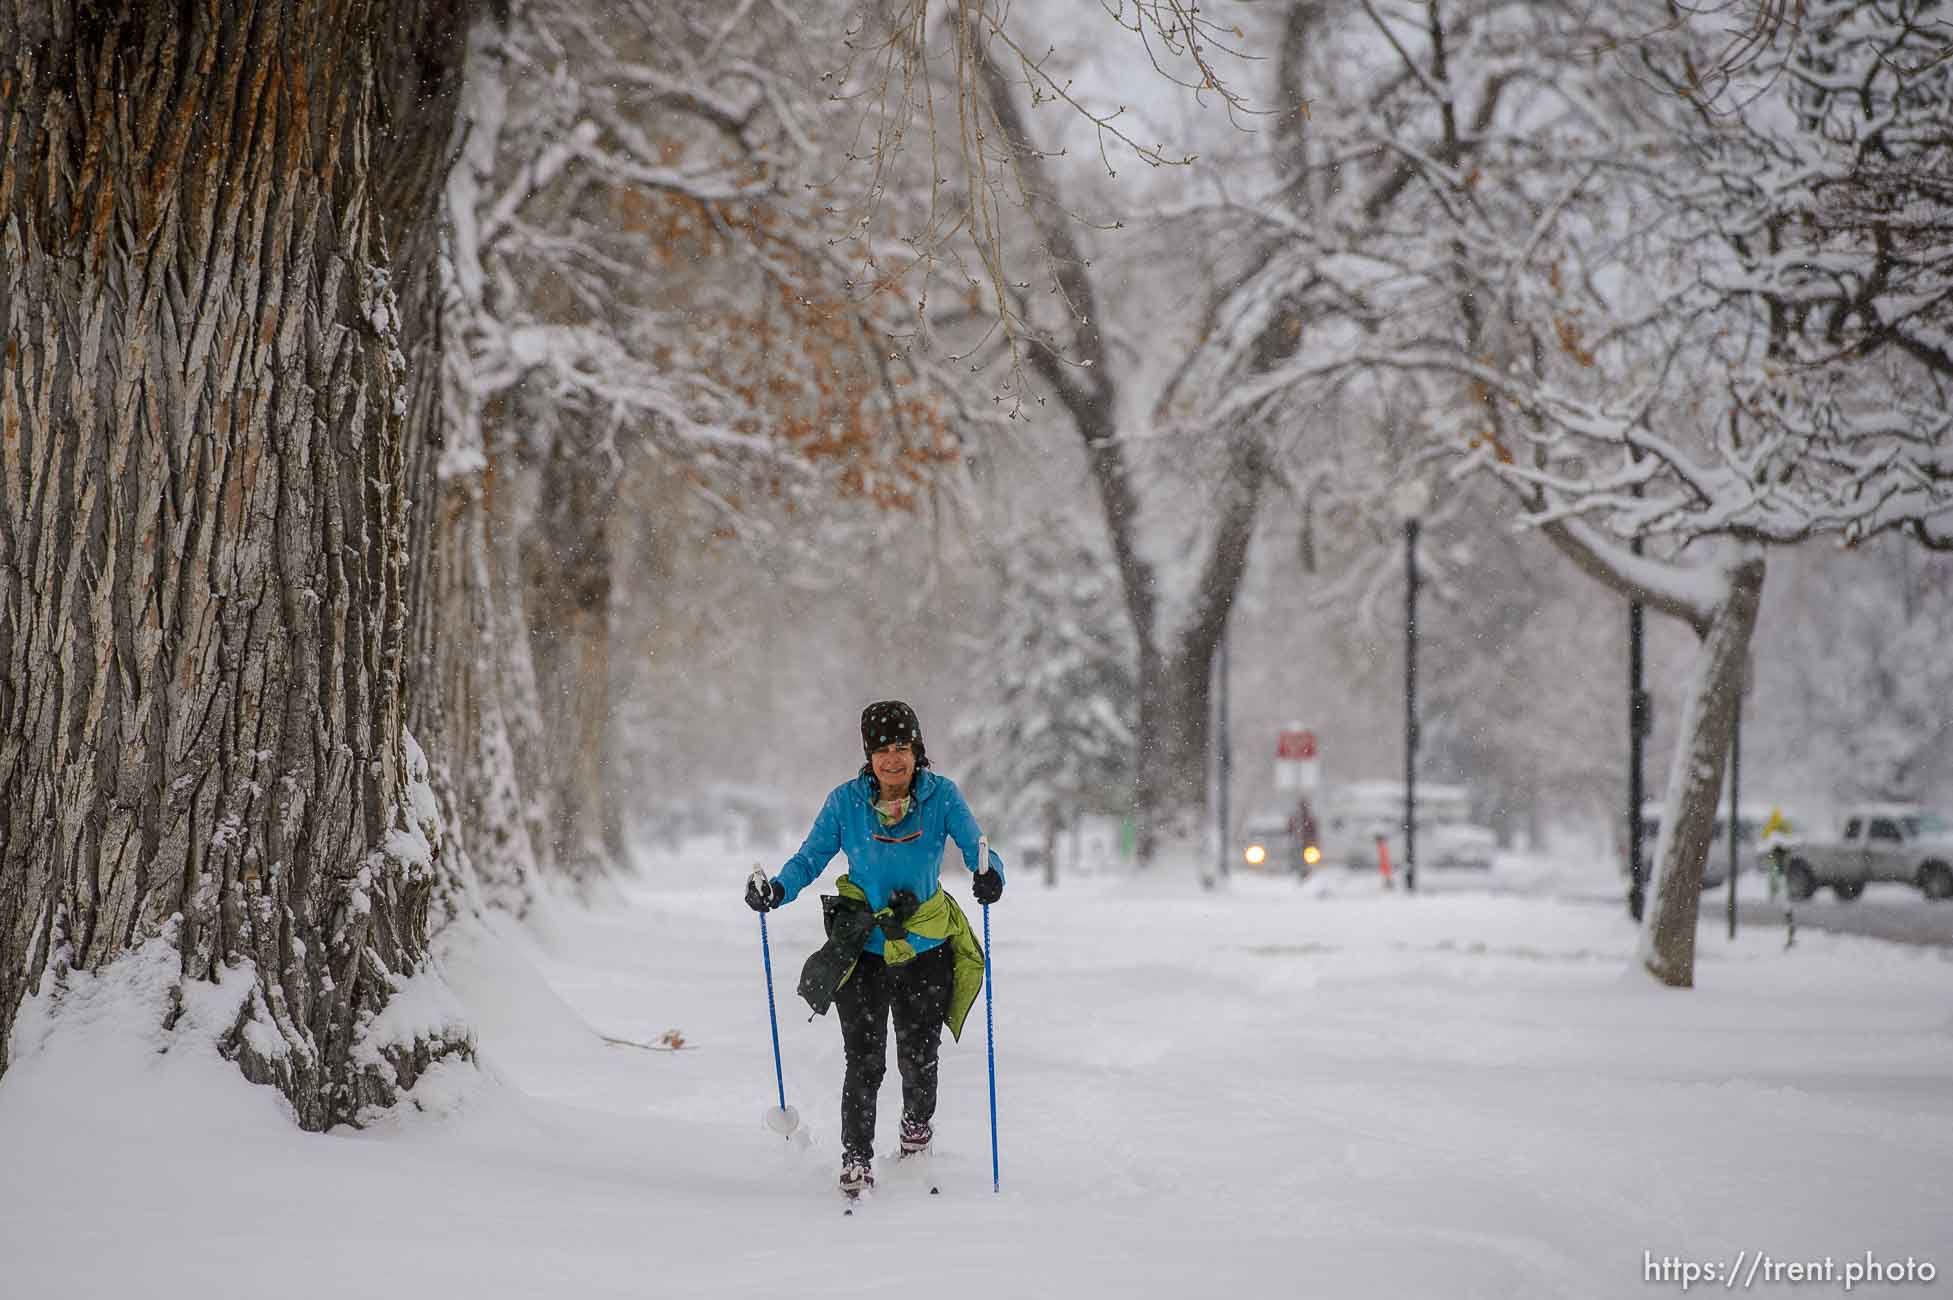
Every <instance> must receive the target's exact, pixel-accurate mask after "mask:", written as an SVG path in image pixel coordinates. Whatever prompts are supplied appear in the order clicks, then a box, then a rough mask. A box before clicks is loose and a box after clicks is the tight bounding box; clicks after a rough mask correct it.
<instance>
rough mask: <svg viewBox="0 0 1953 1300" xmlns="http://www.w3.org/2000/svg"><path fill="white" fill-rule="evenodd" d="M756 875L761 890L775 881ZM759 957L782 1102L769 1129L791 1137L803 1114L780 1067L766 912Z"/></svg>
mask: <svg viewBox="0 0 1953 1300" xmlns="http://www.w3.org/2000/svg"><path fill="white" fill-rule="evenodd" d="M753 875H754V876H756V877H758V878H759V879H760V882H761V885H760V887H761V889H762V890H764V889H767V888H769V887H770V886H771V884H772V882H771V881H769V880H767V879H766V874H765V873H764V872H762V871H761V870H760V869H759V868H758V867H754V868H753ZM759 923H760V958H761V960H762V961H764V962H765V964H766V1023H767V1025H768V1026H769V1027H770V1028H771V1029H772V1031H773V1088H774V1091H775V1093H776V1095H778V1097H779V1099H780V1105H779V1107H778V1108H777V1109H775V1110H771V1111H768V1112H767V1114H766V1126H767V1127H768V1128H770V1129H772V1130H773V1131H774V1132H775V1133H778V1134H779V1135H780V1136H782V1137H787V1138H791V1137H792V1136H793V1131H794V1130H795V1129H797V1128H799V1127H800V1115H799V1113H798V1112H796V1111H794V1110H792V1109H790V1108H789V1107H788V1106H787V1081H786V1074H785V1072H784V1071H782V1070H781V1068H780V1015H779V1012H778V1011H777V1010H775V1008H774V1005H773V945H772V944H771V943H769V942H767V938H766V913H764V912H761V913H760V914H759Z"/></svg>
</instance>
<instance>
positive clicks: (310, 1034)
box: [0, 0, 473, 1130]
mask: <svg viewBox="0 0 1953 1300" xmlns="http://www.w3.org/2000/svg"><path fill="white" fill-rule="evenodd" d="M461 8H462V6H461V5H459V4H437V3H427V2H423V3H404V4H397V5H387V6H382V5H378V4H374V3H369V2H364V0H338V2H332V0H319V2H316V3H299V2H298V0H290V2H287V3H263V4H250V3H240V4H236V5H216V4H207V5H195V6H190V5H185V6H146V5H130V6H126V7H123V6H113V5H111V6H81V5H75V4H72V3H60V4H55V5H52V6H49V5H45V4H28V5H22V4H19V3H16V2H15V0H0V51H4V52H5V53H4V54H0V142H4V153H0V265H4V267H5V274H4V278H0V319H4V321H5V331H6V333H5V345H4V350H0V525H4V526H0V660H4V662H5V667H4V677H0V825H4V827H5V834H4V842H3V843H0V1069H4V1068H5V1064H6V1054H5V1047H6V1041H7V1032H8V1030H10V1028H11V1026H12V1024H13V1020H14V1017H15V1015H16V1013H17V1012H18V1010H19V1007H20V1004H21V1001H22V998H23V997H25V996H28V995H30V994H32V995H34V996H36V997H38V998H40V999H43V1000H45V1001H46V1003H47V1005H48V1007H49V1009H50V1010H51V1012H52V1013H53V1014H54V1015H55V1017H56V1023H58V1013H59V1003H60V999H61V992H62V989H63V987H64V986H65V983H66V980H67V976H68V972H70V971H71V970H79V971H97V970H100V969H101V968H103V967H105V966H107V965H108V964H109V963H110V962H112V961H114V960H115V959H116V958H118V957H119V956H121V955H123V954H124V953H127V952H129V951H131V950H133V949H136V948H138V947H141V946H143V945H145V944H148V943H164V944H171V943H173V944H174V945H176V948H177V956H178V957H179V958H180V967H181V973H182V978H183V979H184V980H186V981H208V982H211V983H216V982H218V981H219V979H220V978H221V977H222V976H223V975H224V974H225V973H226V972H228V971H235V970H249V971H250V972H252V974H253V978H252V979H251V980H249V981H246V982H244V984H243V985H242V987H244V988H246V989H248V992H247V993H246V995H245V996H244V997H243V998H242V1000H241V1002H240V1003H239V1005H238V1007H237V1010H236V1019H235V1022H234V1024H233V1025H232V1028H231V1029H230V1031H229V1033H228V1034H226V1035H225V1036H224V1038H223V1040H222V1047H223V1050H224V1051H225V1053H226V1055H228V1056H230V1057H232V1058H233V1059H235V1060H236V1061H237V1063H238V1065H239V1067H240V1068H241V1070H242V1071H243V1073H244V1074H245V1075H246V1076H247V1077H248V1078H250V1079H252V1080H253V1081H255V1082H259V1083H266V1084H270V1085H273V1086H275V1087H277V1088H278V1089H279V1090H280V1091H281V1092H282V1093H283V1094H284V1095H285V1096H286V1097H287V1098H288V1099H289V1100H290V1102H291V1105H292V1107H293V1110H294V1111H295V1113H296V1116H297V1119H298V1121H299V1123H300V1124H301V1125H302V1126H303V1127H305V1128H307V1129H315V1130H316V1129H324V1128H327V1127H330V1126H332V1125H334V1124H338V1123H343V1122H354V1123H357V1122H359V1120H360V1118H361V1116H362V1114H363V1113H365V1112H366V1111H367V1110H368V1109H369V1108H371V1107H375V1106H385V1105H389V1104H391V1103H392V1102H394V1101H395V1100H396V1099H397V1098H398V1096H399V1095H400V1093H401V1091H402V1090H404V1089H407V1088H411V1087H412V1086H413V1084H414V1082H415V1080H416V1078H417V1077H418V1076H419V1075H420V1074H421V1073H422V1072H423V1071H425V1070H426V1068H427V1067H428V1066H429V1065H430V1064H431V1063H432V1062H434V1061H436V1060H439V1059H442V1058H467V1057H470V1056H472V1052H473V1046H472V1040H471V1038H470V1036H469V1034H468V1032H467V1030H466V1028H465V1027H463V1026H460V1025H458V1024H454V1023H450V1020H451V1018H450V1017H446V1016H439V1017H433V1018H425V1017H418V1018H417V1017H387V1016H385V1015H384V1013H385V1011H386V1009H387V1007H388V1004H389V1001H390V1000H391V999H392V998H393V997H394V996H395V993H396V991H397V990H398V989H400V988H402V987H404V986H406V985H407V984H408V983H409V982H410V981H412V980H414V979H416V978H417V977H421V978H431V977H428V976H424V974H423V972H424V965H425V959H426V920H427V917H426V913H427V907H428V902H429V897H430V893H431V890H432V888H433V885H434V882H435V879H436V876H437V873H438V871H439V869H440V868H439V861H440V856H441V854H442V853H443V852H444V847H443V845H442V842H441V832H440V826H439V821H438V814H437V813H436V811H435V807H434V802H433V799H432V796H431V791H429V789H428V788H427V786H426V783H425V761H424V758H423V757H422V755H421V754H420V750H419V747H418V746H417V745H416V744H415V743H414V740H413V737H412V736H411V735H410V734H409V733H408V730H407V727H406V725H405V724H406V698H405V685H406V676H407V674H406V670H405V663H404V658H405V655H406V628H407V617H406V611H407V606H406V597H407V591H406V585H407V559H408V516H409V509H410V491H409V486H410V485H409V481H408V472H407V465H408V458H407V452H408V446H407V442H408V436H407V415H408V409H409V398H410V386H411V383H412V381H413V380H414V379H415V378H416V375H415V374H414V373H413V372H412V371H411V370H410V369H409V358H410V357H411V358H415V359H416V360H420V361H425V360H426V359H427V358H429V357H430V356H433V357H438V341H436V340H431V339H429V338H428V337H426V336H425V333H424V330H425V323H426V318H427V314H426V313H425V312H422V311H418V310H412V311H410V312H409V313H407V314H404V315H403V312H402V310H401V307H400V301H401V299H402V298H403V297H404V298H405V299H407V300H408V301H409V302H410V303H411V302H416V301H424V299H419V298H417V296H416V295H419V294H421V293H423V292H424V289H425V281H426V278H427V277H428V276H429V275H430V274H431V272H432V269H433V265H434V262H433V257H434V252H435V247H436V243H435V238H434V235H435V230H436V226H435V208H434V203H433V196H434V193H435V190H436V188H437V186H438V183H439V179H440V175H441V171H442V169H443V166H444V163H445V150H446V147H447V145H448V141H449V138H450V130H451V125H452V115H453V93H452V92H453V88H454V83H455V79H456V77H457V75H458V71H459V66H460V54H461V50H460V44H459V41H458V39H457V32H458V24H459V14H460V10H461ZM430 349H431V351H430ZM396 1022H397V1023H398V1025H399V1028H398V1029H397V1030H396V1029H395V1028H393V1026H394V1025H395V1024H396Z"/></svg>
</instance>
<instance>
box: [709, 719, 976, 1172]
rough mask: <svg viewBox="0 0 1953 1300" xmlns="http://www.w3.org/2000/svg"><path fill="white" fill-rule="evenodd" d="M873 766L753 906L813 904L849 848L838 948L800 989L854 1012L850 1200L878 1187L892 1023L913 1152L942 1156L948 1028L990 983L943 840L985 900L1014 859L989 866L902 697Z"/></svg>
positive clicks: (844, 1034) (766, 883)
mask: <svg viewBox="0 0 1953 1300" xmlns="http://www.w3.org/2000/svg"><path fill="white" fill-rule="evenodd" d="M861 747H862V750H863V751H864V753H865V755H866V758H867V761H866V762H865V763H863V764H862V767H861V771H860V773H859V774H858V775H856V776H855V778H854V779H853V780H851V781H848V782H846V783H845V784H842V785H839V786H836V787H835V788H834V790H833V791H832V792H831V793H830V794H829V795H828V796H827V801H826V802H825V803H823V804H822V805H821V811H820V815H819V816H818V817H816V818H815V819H814V828H813V830H812V831H810V832H809V833H808V835H807V840H806V842H805V843H803V844H802V845H801V846H800V851H799V852H797V853H795V854H794V855H793V856H792V857H791V858H788V859H787V861H786V863H785V865H783V866H782V867H781V868H780V871H779V874H778V875H776V876H773V877H770V878H769V877H768V876H767V875H766V874H765V873H764V872H762V871H758V870H755V871H754V872H753V875H752V877H751V879H749V880H748V881H747V882H746V905H747V906H748V907H751V908H752V909H753V910H754V911H756V912H765V911H770V910H772V909H773V908H776V907H781V906H784V905H785V904H787V903H791V902H792V901H793V900H794V899H795V898H797V897H799V895H800V891H801V890H803V889H805V888H806V887H807V886H808V885H809V884H811V883H812V882H813V881H814V880H815V879H816V878H817V877H819V876H820V874H821V872H822V871H824V870H826V868H827V864H828V863H829V862H831V861H833V859H834V855H835V854H836V853H845V854H847V858H848V872H847V874H846V875H844V876H842V877H841V878H840V880H839V881H838V882H837V889H838V890H839V893H838V895H834V896H829V897H827V898H823V899H822V900H821V901H822V909H823V919H824V921H825V923H826V928H827V936H828V939H827V943H826V945H825V946H824V947H822V948H821V949H820V951H818V952H816V953H815V954H814V955H813V956H812V957H810V958H808V960H807V965H806V967H805V969H804V970H803V971H802V972H801V977H800V990H799V991H800V994H801V996H802V997H804V998H806V999H807V1002H808V1004H809V1005H810V1006H812V1007H813V1008H814V1010H815V1011H816V1012H817V1013H825V1012H826V1010H827V1008H828V1004H829V1003H830V1002H832V1003H833V1005H835V1006H837V1007H839V1008H840V1017H839V1018H840V1022H841V1042H842V1045H843V1047H844V1048H845V1050H846V1054H847V1075H846V1078H845V1079H844V1080H843V1082H842V1085H841V1179H840V1185H841V1190H842V1192H844V1193H846V1194H847V1195H848V1196H850V1197H853V1196H857V1195H859V1194H860V1193H861V1192H862V1191H864V1190H866V1189H868V1188H872V1187H873V1186H874V1185H875V1176H874V1151H875V1102H876V1097H877V1095H878V1094H879V1093H880V1091H881V1086H882V1076H883V1075H884V1074H885V1073H886V1072H887V1069H888V1025H889V1020H890V1018H891V1016H892V1017H893V1019H894V1022H895V1064H896V1068H897V1069H898V1070H899V1071H900V1073H901V1076H902V1135H901V1154H902V1156H903V1157H908V1156H911V1155H915V1154H917V1153H919V1152H922V1151H925V1150H927V1149H928V1147H929V1140H930V1137H931V1122H932V1121H933V1120H934V1118H935V1113H936V1061H937V1053H938V1050H939V1048H940V1047H941V1044H942V1030H943V1027H944V1026H945V1025H947V1026H948V1027H949V1031H950V1033H951V1035H953V1036H957V1037H960V1036H961V1034H962V1029H963V1018H964V1016H965V1015H967V1014H968V1012H969V1009H970V1005H971V1003H973V1002H974V1001H975V1000H976V995H977V992H978V990H979V989H981V987H982V985H983V951H982V949H981V947H979V946H978V944H977V941H976V937H975V935H974V934H973V932H972V931H971V929H970V924H969V922H968V920H967V919H965V917H964V915H963V911H962V909H961V908H960V907H958V906H957V905H956V900H955V899H954V898H953V897H951V896H950V895H949V894H947V893H945V892H943V890H942V887H941V885H940V883H939V879H938V877H939V875H940V871H941V867H942V859H943V841H944V840H945V839H954V840H955V841H956V846H957V848H958V849H960V850H962V853H963V862H964V865H965V866H967V867H969V868H970V870H971V871H973V872H974V873H976V878H975V880H974V882H973V886H972V888H973V891H974V893H975V894H976V898H977V901H978V902H980V903H984V904H989V903H994V902H996V901H997V899H998V898H999V897H1001V896H1002V894H1003V890H1004V874H1003V862H1002V860H1001V859H1000V858H998V856H997V855H996V854H995V853H991V854H990V855H989V856H990V860H989V862H988V864H987V866H988V870H985V869H984V867H985V865H986V864H983V863H980V862H979V860H978V859H979V853H978V847H977V846H978V841H979V838H980V836H979V832H978V830H977V824H976V818H974V817H972V816H971V815H970V806H969V804H967V803H966V802H964V799H963V792H962V791H961V790H958V789H957V788H956V783H955V782H953V781H951V780H950V779H949V778H948V777H943V776H937V775H936V774H935V773H934V772H931V771H929V770H927V769H928V767H929V755H928V753H927V752H926V751H925V750H924V749H923V745H922V724H921V723H920V722H919V721H918V720H917V718H916V715H915V710H914V709H911V708H910V707H909V706H908V705H906V704H904V703H902V702H901V701H900V700H883V701H881V702H879V703H876V704H870V705H869V706H868V707H867V708H866V709H863V710H862V713H861Z"/></svg>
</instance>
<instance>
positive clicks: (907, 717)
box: [861, 700, 929, 767]
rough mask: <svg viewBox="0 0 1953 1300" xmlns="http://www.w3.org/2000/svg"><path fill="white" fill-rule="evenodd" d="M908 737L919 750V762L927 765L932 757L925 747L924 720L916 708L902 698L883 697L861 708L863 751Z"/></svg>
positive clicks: (916, 752)
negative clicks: (922, 721)
mask: <svg viewBox="0 0 1953 1300" xmlns="http://www.w3.org/2000/svg"><path fill="white" fill-rule="evenodd" d="M904 740H906V741H908V742H909V744H910V745H911V746H912V747H914V749H915V765H916V766H917V767H927V766H928V765H929V758H928V755H926V754H925V753H924V752H923V749H922V723H921V722H920V721H919V720H918V719H917V718H916V716H915V710H914V709H912V708H910V707H909V706H908V705H906V704H904V703H902V701H900V700H881V701H878V702H876V703H874V704H871V705H869V706H868V707H867V708H865V709H863V710H862V711H861V750H862V753H863V754H872V753H874V752H875V751H876V750H878V749H880V748H881V747H882V746H883V745H893V744H896V743H898V742H900V741H904Z"/></svg>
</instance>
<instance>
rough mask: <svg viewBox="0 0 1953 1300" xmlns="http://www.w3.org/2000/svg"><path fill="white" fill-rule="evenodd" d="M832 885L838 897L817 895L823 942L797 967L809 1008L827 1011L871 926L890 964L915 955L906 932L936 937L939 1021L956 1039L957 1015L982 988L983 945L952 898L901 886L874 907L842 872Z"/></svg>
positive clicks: (962, 1016)
mask: <svg viewBox="0 0 1953 1300" xmlns="http://www.w3.org/2000/svg"><path fill="white" fill-rule="evenodd" d="M835 887H836V888H837V889H839V890H840V891H841V892H840V896H839V897H834V896H832V895H830V896H828V897H825V898H823V899H821V903H822V906H823V911H824V913H825V916H826V921H827V942H826V943H825V944H823V945H822V946H821V947H820V949H819V950H817V951H816V952H815V953H814V955H813V956H811V957H809V958H808V959H807V964H806V965H805V966H803V967H801V969H800V988H799V991H800V996H801V997H803V998H805V999H806V1000H807V1005H808V1006H810V1007H812V1008H813V1009H814V1014H815V1015H817V1016H824V1015H826V1014H827V1009H828V1007H830V1006H832V1005H833V1003H834V993H835V990H837V989H839V988H840V987H841V986H842V985H843V984H846V983H847V982H848V976H850V975H852V974H854V967H855V963H856V962H857V961H858V960H859V959H860V957H861V948H862V945H863V944H865V943H866V942H867V941H868V936H869V934H870V933H872V932H873V931H875V930H877V929H879V930H880V931H881V933H882V960H883V961H885V962H887V963H888V964H889V965H891V966H900V965H902V964H903V963H904V962H909V961H913V960H914V959H915V949H914V948H913V947H911V946H910V944H909V942H908V936H909V935H911V934H913V935H916V936H919V937H920V938H924V939H942V940H944V941H946V942H947V943H948V944H949V949H950V967H951V975H950V992H949V1008H948V1010H946V1011H945V1012H944V1013H943V1024H944V1026H945V1027H947V1028H948V1030H949V1035H950V1037H951V1038H954V1039H958V1040H961V1038H962V1037H963V1021H964V1020H965V1019H966V1018H967V1017H968V1016H969V1014H970V1008H971V1007H972V1006H974V1005H975V1004H976V997H977V994H978V993H980V992H982V991H983V946H982V945H981V944H979V943H978V942H977V939H976V931H974V930H972V929H971V928H970V921H969V918H968V917H966V916H964V915H963V909H962V908H960V907H958V906H957V905H956V900H955V899H954V898H953V897H951V896H950V894H949V893H948V891H946V890H942V889H938V890H937V891H936V892H935V893H933V894H931V895H930V896H929V897H928V898H927V899H925V900H924V901H922V902H920V903H918V902H916V901H915V897H914V895H912V894H910V893H908V892H907V891H897V893H896V895H895V897H893V898H891V899H890V900H889V905H888V906H887V907H884V908H882V909H881V910H880V911H879V912H877V911H873V910H871V909H870V908H869V906H868V895H866V894H864V893H862V892H861V888H860V887H859V886H858V885H856V884H855V883H854V881H852V880H849V879H848V878H847V877H846V876H842V877H841V878H840V880H838V881H837V882H835Z"/></svg>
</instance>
